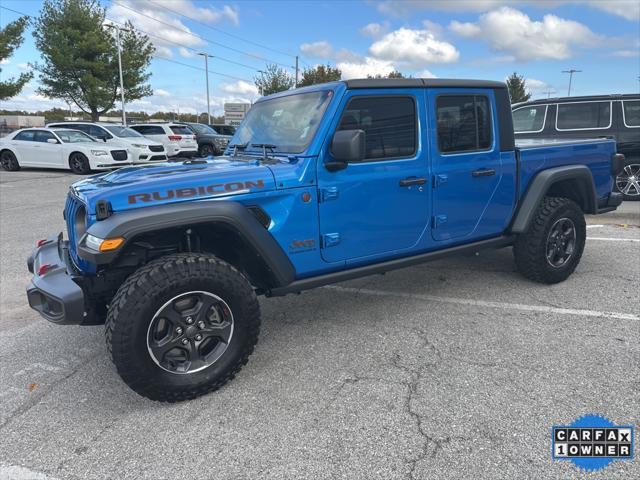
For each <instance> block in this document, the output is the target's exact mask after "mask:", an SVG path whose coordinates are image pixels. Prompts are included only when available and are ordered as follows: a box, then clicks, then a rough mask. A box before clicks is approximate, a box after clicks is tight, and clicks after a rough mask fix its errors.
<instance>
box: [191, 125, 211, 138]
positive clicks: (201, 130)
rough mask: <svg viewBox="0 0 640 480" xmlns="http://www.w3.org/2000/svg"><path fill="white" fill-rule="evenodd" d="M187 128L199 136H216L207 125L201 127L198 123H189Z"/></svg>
mask: <svg viewBox="0 0 640 480" xmlns="http://www.w3.org/2000/svg"><path fill="white" fill-rule="evenodd" d="M189 127H190V128H191V130H193V131H195V132H196V133H198V134H200V135H216V134H217V132H216V131H215V130H214V129H213V128H211V127H210V126H209V125H201V124H199V123H190V124H189Z"/></svg>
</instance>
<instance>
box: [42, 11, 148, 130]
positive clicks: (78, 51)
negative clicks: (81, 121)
mask: <svg viewBox="0 0 640 480" xmlns="http://www.w3.org/2000/svg"><path fill="white" fill-rule="evenodd" d="M125 28H126V29H127V30H128V31H124V30H123V31H122V32H121V36H120V39H121V45H122V77H123V84H124V93H125V100H127V101H131V100H136V99H139V98H142V97H146V96H149V95H151V94H152V93H153V91H152V90H151V86H150V85H149V84H147V83H146V82H147V80H149V77H150V76H151V74H150V73H148V72H147V68H148V67H149V63H150V62H151V57H152V55H153V52H154V47H153V45H152V44H151V43H150V41H149V38H148V37H147V36H146V35H142V34H140V33H138V32H136V31H135V30H134V28H133V25H131V23H127V25H126V27H125ZM33 36H34V37H35V41H36V46H37V47H38V49H39V50H40V52H41V54H42V59H43V63H42V64H38V65H36V70H37V71H38V72H39V73H40V83H41V87H40V88H39V89H38V92H39V93H40V94H42V95H44V96H46V97H49V98H57V99H62V100H64V101H67V102H70V103H71V102H73V103H75V104H76V105H77V106H78V108H80V109H81V110H82V111H83V112H86V113H89V114H91V118H92V120H94V121H96V120H98V117H99V116H100V115H102V114H104V113H106V112H108V111H109V110H110V109H111V108H113V106H114V103H115V101H116V98H118V97H119V92H118V89H119V86H120V80H119V74H118V52H117V46H116V41H115V37H114V32H113V29H108V28H107V27H106V25H105V9H104V8H103V7H102V6H101V5H100V4H99V3H98V1H97V0H44V3H43V5H42V10H41V11H40V16H39V17H38V19H37V20H36V23H35V28H34V32H33Z"/></svg>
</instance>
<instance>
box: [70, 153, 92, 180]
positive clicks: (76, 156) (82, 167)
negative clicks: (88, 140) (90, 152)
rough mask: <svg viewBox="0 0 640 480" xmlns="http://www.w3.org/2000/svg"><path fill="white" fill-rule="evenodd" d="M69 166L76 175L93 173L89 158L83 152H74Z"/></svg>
mask: <svg viewBox="0 0 640 480" xmlns="http://www.w3.org/2000/svg"><path fill="white" fill-rule="evenodd" d="M69 168H70V169H71V171H72V172H73V173H75V174H76V175H87V174H89V173H91V166H90V165H89V159H88V158H87V157H86V155H84V154H83V153H80V152H76V153H72V154H71V156H70V157H69Z"/></svg>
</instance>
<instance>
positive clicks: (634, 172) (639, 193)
mask: <svg viewBox="0 0 640 480" xmlns="http://www.w3.org/2000/svg"><path fill="white" fill-rule="evenodd" d="M616 189H617V190H618V191H619V192H620V193H622V195H624V199H625V200H640V163H637V162H636V163H630V164H629V165H627V166H625V167H624V169H623V170H622V173H620V175H618V176H617V177H616Z"/></svg>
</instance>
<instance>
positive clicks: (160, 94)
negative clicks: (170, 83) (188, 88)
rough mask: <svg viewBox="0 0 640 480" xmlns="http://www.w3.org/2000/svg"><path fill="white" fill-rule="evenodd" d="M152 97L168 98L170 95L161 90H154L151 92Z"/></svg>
mask: <svg viewBox="0 0 640 480" xmlns="http://www.w3.org/2000/svg"><path fill="white" fill-rule="evenodd" d="M153 95H154V96H156V97H170V96H171V93H169V92H167V91H166V90H163V89H162V88H156V89H154V90H153Z"/></svg>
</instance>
